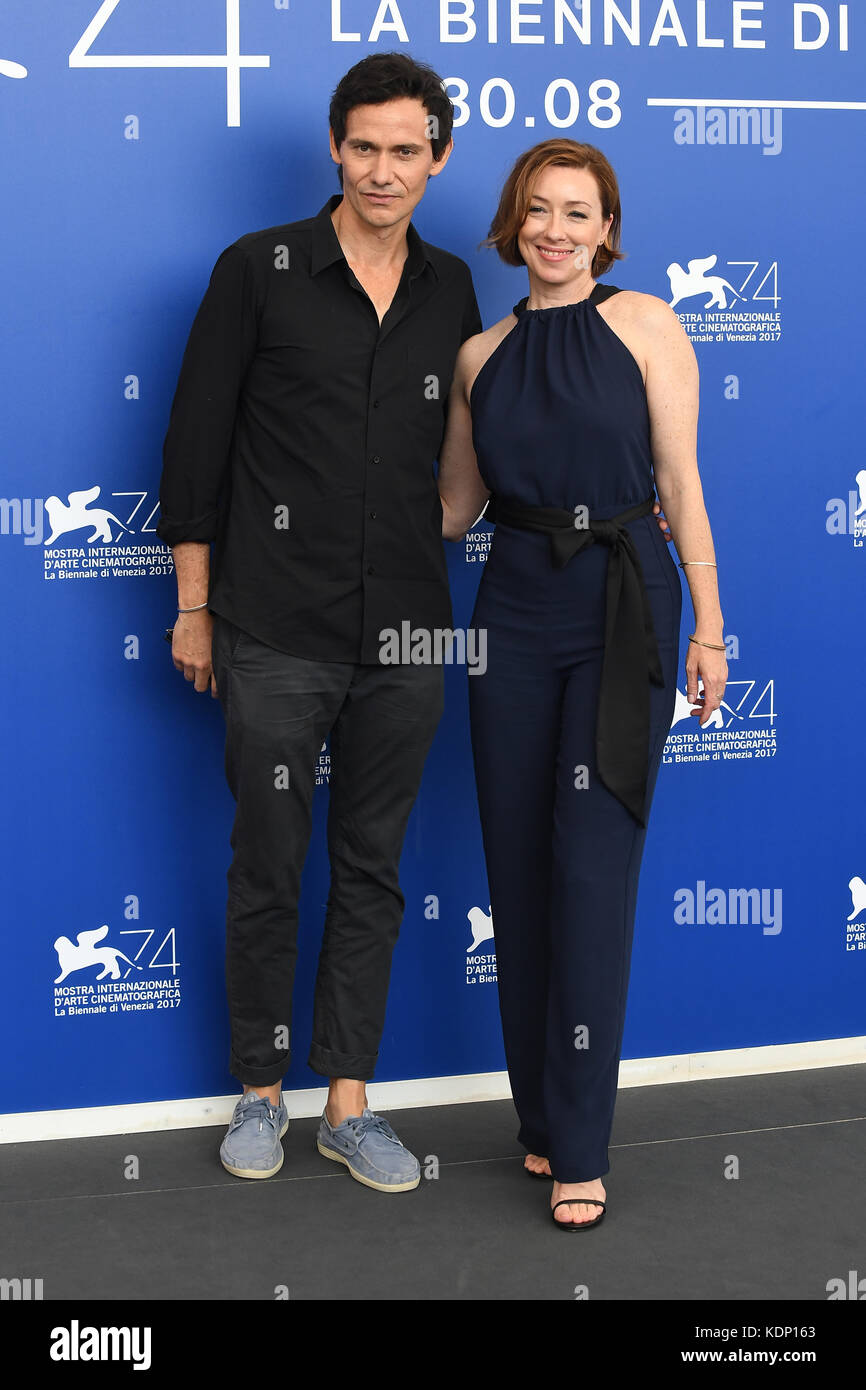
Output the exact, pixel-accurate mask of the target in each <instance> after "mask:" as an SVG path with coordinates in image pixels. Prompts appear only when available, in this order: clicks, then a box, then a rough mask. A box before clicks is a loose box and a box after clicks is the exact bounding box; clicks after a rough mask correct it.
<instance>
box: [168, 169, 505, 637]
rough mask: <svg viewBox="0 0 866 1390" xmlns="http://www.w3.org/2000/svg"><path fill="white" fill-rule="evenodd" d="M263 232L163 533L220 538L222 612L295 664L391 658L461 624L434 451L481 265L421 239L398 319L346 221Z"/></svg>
mask: <svg viewBox="0 0 866 1390" xmlns="http://www.w3.org/2000/svg"><path fill="white" fill-rule="evenodd" d="M340 200H341V195H340V194H337V195H335V196H334V197H332V198H330V199H329V200H328V202H327V203H326V204H325V206H324V207H323V208H322V209H321V210H320V211H319V213H318V214H317V215H316V216H315V217H310V218H306V219H305V220H304V221H301V222H292V223H288V224H286V225H284V226H278V227H271V228H268V229H267V230H265V231H261V232H252V233H250V234H249V235H247V236H243V237H241V238H240V239H239V240H238V241H236V242H234V244H233V245H231V246H228V247H227V248H226V249H225V250H224V251H223V252H222V254H221V256H220V257H219V259H218V260H217V262H216V265H215V266H214V269H213V273H212V275H211V279H210V284H209V286H208V289H207V291H206V293H205V296H204V299H203V300H202V302H201V305H200V307H199V310H198V313H197V314H196V317H195V321H194V323H193V326H192V330H191V332H190V336H189V341H188V343H187V346H186V351H185V353H184V356H183V362H182V364H181V369H180V376H179V380H178V385H177V391H176V393H175V397H174V402H173V404H172V408H171V415H170V419H169V426H168V432H167V435H166V439H165V444H164V447H163V470H162V480H161V484H160V493H159V497H160V506H161V516H160V519H159V522H158V524H157V528H156V529H157V534H158V535H159V536H160V537H161V538H162V540H164V541H165V542H166V544H167V545H169V546H174V545H177V544H179V543H180V542H182V541H211V540H212V541H214V555H213V563H212V566H211V583H210V593H209V595H208V603H209V607H210V608H211V609H212V610H213V611H214V612H216V613H219V614H221V615H222V616H223V617H225V618H228V619H229V621H230V622H232V623H234V624H235V625H236V626H237V627H240V628H242V629H243V630H244V631H246V632H249V633H251V634H252V635H253V636H254V637H257V638H258V639H259V640H260V641H262V642H265V643H267V644H268V645H269V646H273V647H276V648H277V649H278V650H281V651H285V652H289V653H291V654H293V655H295V656H301V657H307V658H312V659H319V660H325V661H350V662H362V663H365V664H367V663H376V662H378V659H379V649H380V647H381V645H382V642H381V639H380V635H379V634H380V632H381V631H382V630H383V629H386V628H393V629H396V631H397V632H398V633H399V632H400V630H401V623H402V622H404V621H406V620H408V621H409V622H410V623H411V624H412V626H413V627H425V628H435V627H441V628H449V627H450V626H451V623H452V616H451V601H450V596H449V592H448V577H447V568H446V564H445V554H444V549H443V543H442V508H441V505H440V502H439V494H438V490H437V485H436V475H435V468H434V464H435V460H436V457H437V454H438V450H439V447H440V445H441V442H442V435H443V432H444V424H445V403H446V398H447V395H448V391H449V388H450V385H451V378H452V373H453V368H454V360H455V357H456V355H457V351H458V348H459V347H460V344H461V343H462V342H463V341H464V340H465V339H466V338H468V337H470V336H471V335H472V334H474V333H479V332H480V331H481V318H480V315H479V312H478V304H477V302H476V299H475V292H474V290H473V288H472V277H471V275H470V273H469V268H468V266H467V265H466V263H465V262H464V261H462V260H460V259H459V258H458V257H456V256H452V255H450V254H449V253H448V252H447V251H442V250H440V249H439V248H438V247H436V246H430V245H428V244H427V243H426V242H424V241H422V240H421V237H420V236H419V235H418V233H417V232H416V230H415V228H414V227H413V226H412V224H411V223H410V224H409V225H408V227H407V229H406V236H407V242H408V256H407V259H406V261H405V263H404V266H403V273H402V277H401V279H400V283H399V285H398V288H397V291H396V294H395V296H394V300H393V302H392V304H391V305H390V307H389V309H388V312H387V313H386V314H385V317H384V319H383V320H382V323H381V325H380V324H379V319H378V315H377V313H376V310H375V308H374V306H373V302H372V300H371V299H370V298H369V296H368V295H367V293H366V292H365V290H364V289H363V287H362V286H361V285H360V283H359V281H358V280H357V279H356V277H355V275H354V274H353V272H352V271H351V269H350V267H349V265H348V262H347V261H346V258H345V256H344V255H343V251H342V248H341V246H340V243H339V240H338V239H337V234H336V232H335V230H334V226H333V223H332V222H331V216H330V214H331V212H332V211H333V209H334V208H335V207H336V206H337V204H338V203H339V202H340Z"/></svg>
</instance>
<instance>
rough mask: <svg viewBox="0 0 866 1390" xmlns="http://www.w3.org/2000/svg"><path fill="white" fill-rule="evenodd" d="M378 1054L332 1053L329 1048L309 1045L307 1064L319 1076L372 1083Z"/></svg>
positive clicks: (313, 1044) (314, 1044)
mask: <svg viewBox="0 0 866 1390" xmlns="http://www.w3.org/2000/svg"><path fill="white" fill-rule="evenodd" d="M377 1060H378V1053H373V1054H371V1055H369V1056H364V1055H363V1054H361V1053H358V1052H332V1051H331V1050H330V1048H327V1047H320V1046H319V1044H318V1043H311V1045H310V1055H309V1057H308V1058H307V1063H308V1065H309V1066H311V1067H312V1069H313V1071H317V1072H319V1074H320V1075H321V1076H328V1077H331V1076H335V1077H345V1078H346V1080H347V1081H372V1079H373V1073H374V1072H375V1070H376V1062H377Z"/></svg>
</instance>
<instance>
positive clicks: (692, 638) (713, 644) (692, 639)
mask: <svg viewBox="0 0 866 1390" xmlns="http://www.w3.org/2000/svg"><path fill="white" fill-rule="evenodd" d="M689 641H690V642H694V644H695V646H696V647H711V648H712V650H713V651H714V652H723V651H724V650H725V644H724V642H722V643H721V645H720V644H719V643H718V642H701V641H700V640H699V639H698V638H697V637H696V636H695V635H694V633H693V632H692V633H689Z"/></svg>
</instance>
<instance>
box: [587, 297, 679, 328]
mask: <svg viewBox="0 0 866 1390" xmlns="http://www.w3.org/2000/svg"><path fill="white" fill-rule="evenodd" d="M604 303H605V305H609V306H610V312H611V313H615V314H617V315H620V316H622V318H624V319H629V320H630V321H631V322H632V323H634V324H636V325H641V326H643V327H646V328H648V329H654V328H664V327H666V326H670V324H671V323H677V324H679V317H678V316H677V314H675V313H674V311H673V309H672V308H671V306H670V305H669V304H668V303H667V302H666V300H664V299H660V298H659V296H658V295H657V294H645V293H644V291H643V290H620V291H619V293H618V294H615V295H611V297H610V298H609V299H606V300H605V301H604Z"/></svg>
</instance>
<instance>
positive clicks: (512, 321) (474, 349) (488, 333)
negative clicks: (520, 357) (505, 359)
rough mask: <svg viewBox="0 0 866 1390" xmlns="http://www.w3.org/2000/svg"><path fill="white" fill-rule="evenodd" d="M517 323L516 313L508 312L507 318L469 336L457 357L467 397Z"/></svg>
mask: <svg viewBox="0 0 866 1390" xmlns="http://www.w3.org/2000/svg"><path fill="white" fill-rule="evenodd" d="M516 323H517V319H516V318H515V316H514V314H511V313H509V314H506V316H505V318H503V319H499V320H498V322H496V323H493V324H491V325H490V327H489V328H485V330H484V332H483V333H476V334H475V335H474V337H472V338H467V339H466V341H465V343H464V344H463V346H462V347H461V349H460V352H459V354H458V358H457V369H458V371H459V373H460V376H461V378H462V380H463V387H464V390H465V392H466V398H467V400H468V399H469V393H470V392H471V390H472V383H473V381H474V380H475V378H476V376H477V375H478V373H479V372H480V371H481V368H482V367H483V366H484V363H485V362H486V361H487V359H488V357H490V356H491V354H492V353H494V352H495V351H496V349H497V348H498V347H499V344H500V343H501V342H502V340H503V338H506V337H507V336H508V334H509V333H510V332H511V330H512V328H514V326H515V325H516Z"/></svg>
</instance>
